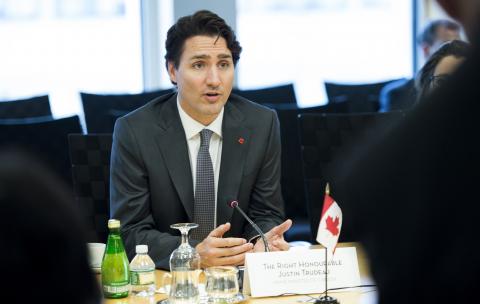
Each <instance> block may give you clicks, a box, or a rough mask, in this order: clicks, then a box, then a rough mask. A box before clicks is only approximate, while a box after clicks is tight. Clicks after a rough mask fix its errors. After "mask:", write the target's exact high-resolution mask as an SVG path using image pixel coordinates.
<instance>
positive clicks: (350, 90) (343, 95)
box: [325, 79, 398, 112]
mask: <svg viewBox="0 0 480 304" xmlns="http://www.w3.org/2000/svg"><path fill="white" fill-rule="evenodd" d="M397 80H398V79H392V80H388V81H382V82H375V83H366V84H344V83H333V82H325V90H326V92H327V97H328V102H329V103H339V102H350V103H354V104H361V105H357V106H356V109H355V110H354V111H350V112H376V111H378V109H379V107H380V103H379V98H380V91H381V90H382V88H383V87H384V86H385V85H386V84H388V83H390V82H392V81H397Z"/></svg>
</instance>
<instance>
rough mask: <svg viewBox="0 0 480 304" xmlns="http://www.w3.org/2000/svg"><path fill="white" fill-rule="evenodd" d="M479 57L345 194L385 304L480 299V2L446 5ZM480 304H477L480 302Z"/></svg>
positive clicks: (379, 150) (356, 163)
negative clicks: (479, 239)
mask: <svg viewBox="0 0 480 304" xmlns="http://www.w3.org/2000/svg"><path fill="white" fill-rule="evenodd" d="M437 1H438V2H439V4H441V5H442V6H443V7H444V8H445V10H446V11H447V12H448V13H449V14H450V15H451V16H452V17H453V18H455V19H457V20H459V21H460V22H461V23H462V25H463V26H464V28H465V30H466V33H467V35H468V37H469V38H470V40H471V42H472V44H473V45H474V52H473V53H472V54H471V56H470V57H469V58H468V59H467V60H466V61H465V62H464V64H463V65H462V66H460V67H459V68H458V70H457V71H456V72H455V73H454V74H452V78H451V79H450V80H448V81H447V82H445V83H444V84H443V85H442V87H438V88H436V89H435V90H434V91H433V92H432V93H431V95H429V96H428V97H426V99H425V100H422V102H421V103H419V104H418V106H417V107H415V108H414V109H413V110H412V111H411V112H410V113H408V114H407V116H406V118H405V119H404V120H402V121H399V122H398V123H397V124H396V125H395V126H394V127H392V128H391V129H390V130H388V131H386V133H385V134H384V136H382V137H381V138H380V139H375V140H374V142H373V143H370V146H369V148H368V149H366V151H365V153H363V155H356V156H355V160H352V161H351V163H347V164H345V162H344V163H343V164H342V165H344V166H347V167H348V168H350V170H349V172H348V176H345V177H344V178H343V179H342V180H343V181H342V182H340V183H339V185H338V186H339V187H343V190H341V191H339V193H345V192H347V194H346V195H345V196H344V197H338V196H337V201H338V202H339V204H340V206H342V209H344V211H345V214H347V213H348V214H354V215H355V217H354V218H349V219H346V218H344V225H352V227H353V229H355V231H357V232H358V236H359V239H360V241H361V242H362V243H363V245H364V246H365V249H366V251H367V255H368V257H369V260H370V266H371V270H372V274H373V277H374V280H375V281H376V283H377V286H378V290H379V300H380V303H402V304H403V303H443V302H452V301H454V302H456V303H466V302H470V301H472V299H475V298H477V299H478V287H479V286H480V275H479V274H480V261H479V255H478V253H476V252H475V249H474V248H476V246H475V245H476V243H477V242H478V237H479V234H480V228H479V226H478V225H479V223H478V216H479V214H480V201H479V198H478V197H479V194H478V181H479V180H480V149H479V145H478V143H477V141H478V139H479V133H480V124H479V122H480V120H479V115H480V111H479V105H480V103H479V101H480V90H479V87H478V84H479V83H480V74H479V71H480V48H479V46H480V45H479V36H478V34H479V33H480V32H479V29H480V27H479V26H480V22H479V21H480V1H479V0H437ZM473 301H475V300H473Z"/></svg>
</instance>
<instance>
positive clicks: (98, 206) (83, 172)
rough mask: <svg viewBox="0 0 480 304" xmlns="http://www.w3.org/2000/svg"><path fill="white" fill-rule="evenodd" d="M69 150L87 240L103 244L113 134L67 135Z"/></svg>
mask: <svg viewBox="0 0 480 304" xmlns="http://www.w3.org/2000/svg"><path fill="white" fill-rule="evenodd" d="M68 147H69V151H70V160H71V165H72V178H73V193H74V195H75V200H76V202H77V204H78V207H79V208H80V210H81V211H82V216H83V217H84V219H85V223H86V226H87V229H88V234H87V240H88V241H89V242H100V243H106V241H107V235H108V228H107V222H108V219H109V218H110V204H109V200H110V189H109V187H110V153H111V150H112V134H88V135H83V134H70V135H69V136H68Z"/></svg>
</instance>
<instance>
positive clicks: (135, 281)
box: [130, 270, 155, 285]
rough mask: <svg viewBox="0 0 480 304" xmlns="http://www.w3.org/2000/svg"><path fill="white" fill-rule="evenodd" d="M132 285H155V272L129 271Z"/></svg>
mask: <svg viewBox="0 0 480 304" xmlns="http://www.w3.org/2000/svg"><path fill="white" fill-rule="evenodd" d="M130 279H131V282H132V285H146V284H154V283H155V271H154V270H148V271H130Z"/></svg>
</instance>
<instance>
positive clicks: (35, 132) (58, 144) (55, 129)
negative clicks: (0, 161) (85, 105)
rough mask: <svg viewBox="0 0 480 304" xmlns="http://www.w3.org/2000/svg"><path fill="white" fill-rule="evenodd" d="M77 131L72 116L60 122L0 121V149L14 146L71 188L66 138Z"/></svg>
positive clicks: (75, 119)
mask: <svg viewBox="0 0 480 304" xmlns="http://www.w3.org/2000/svg"><path fill="white" fill-rule="evenodd" d="M81 132H82V127H81V125H80V119H79V118H78V116H76V115H75V116H71V117H66V118H61V119H44V118H42V119H40V118H33V119H15V120H12V119H0V146H1V147H6V146H13V147H18V148H20V149H23V150H25V151H26V152H28V153H31V154H34V155H36V156H37V157H38V158H39V159H40V160H42V161H43V162H44V163H45V164H46V165H47V166H49V167H50V168H51V169H52V170H53V171H54V172H56V173H57V174H58V175H59V176H60V177H61V178H63V179H64V180H65V182H67V183H68V184H70V185H71V184H72V175H71V171H70V158H69V155H68V139H67V135H68V134H70V133H81Z"/></svg>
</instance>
